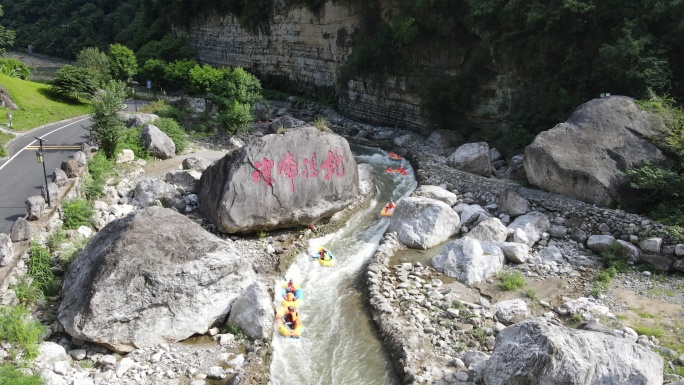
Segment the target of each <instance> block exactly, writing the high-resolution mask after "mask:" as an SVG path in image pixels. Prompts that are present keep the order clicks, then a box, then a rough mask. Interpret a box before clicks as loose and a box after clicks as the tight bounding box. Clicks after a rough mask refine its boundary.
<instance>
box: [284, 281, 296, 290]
mask: <svg viewBox="0 0 684 385" xmlns="http://www.w3.org/2000/svg"><path fill="white" fill-rule="evenodd" d="M296 291H297V288H296V287H295V285H294V282H292V280H289V281H287V286H285V292H286V293H295V292H296Z"/></svg>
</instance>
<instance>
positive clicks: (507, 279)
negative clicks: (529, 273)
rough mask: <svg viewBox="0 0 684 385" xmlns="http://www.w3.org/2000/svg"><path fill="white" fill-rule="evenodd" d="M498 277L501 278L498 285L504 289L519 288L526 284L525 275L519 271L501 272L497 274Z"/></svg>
mask: <svg viewBox="0 0 684 385" xmlns="http://www.w3.org/2000/svg"><path fill="white" fill-rule="evenodd" d="M499 279H500V280H501V283H500V284H499V287H500V288H502V289H503V290H506V291H512V290H516V289H520V288H521V287H523V286H525V285H526V284H527V282H526V281H525V277H523V275H522V273H521V272H519V271H514V272H512V273H503V274H501V275H500V276H499Z"/></svg>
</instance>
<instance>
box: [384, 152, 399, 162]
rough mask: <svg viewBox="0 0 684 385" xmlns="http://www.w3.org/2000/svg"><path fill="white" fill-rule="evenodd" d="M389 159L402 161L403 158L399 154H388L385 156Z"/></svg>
mask: <svg viewBox="0 0 684 385" xmlns="http://www.w3.org/2000/svg"><path fill="white" fill-rule="evenodd" d="M387 156H388V157H389V158H390V159H392V160H402V159H403V158H402V157H401V155H399V154H395V153H394V152H390V153H389V155H387Z"/></svg>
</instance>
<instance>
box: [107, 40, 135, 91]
mask: <svg viewBox="0 0 684 385" xmlns="http://www.w3.org/2000/svg"><path fill="white" fill-rule="evenodd" d="M109 68H110V70H111V73H112V78H114V79H116V80H121V81H124V82H126V83H128V82H130V81H131V78H132V77H133V76H135V74H137V73H138V62H137V61H136V59H135V54H134V53H133V51H131V50H130V48H128V47H126V46H124V45H121V44H111V45H110V46H109Z"/></svg>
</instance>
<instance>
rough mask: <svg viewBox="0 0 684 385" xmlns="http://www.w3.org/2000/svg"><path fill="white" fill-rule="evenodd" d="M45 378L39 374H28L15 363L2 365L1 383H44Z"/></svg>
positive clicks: (11, 384)
mask: <svg viewBox="0 0 684 385" xmlns="http://www.w3.org/2000/svg"><path fill="white" fill-rule="evenodd" d="M42 384H43V380H42V379H41V378H40V376H39V375H38V374H33V375H31V376H27V375H25V374H23V373H22V372H21V371H20V370H19V368H17V367H16V366H14V365H10V364H5V365H2V366H0V385H42Z"/></svg>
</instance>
